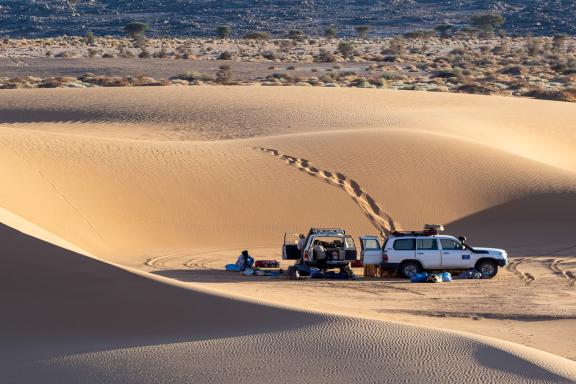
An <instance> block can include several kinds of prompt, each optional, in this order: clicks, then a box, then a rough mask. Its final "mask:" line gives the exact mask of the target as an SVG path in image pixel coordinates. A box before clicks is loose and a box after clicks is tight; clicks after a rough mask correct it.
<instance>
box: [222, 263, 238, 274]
mask: <svg viewBox="0 0 576 384" xmlns="http://www.w3.org/2000/svg"><path fill="white" fill-rule="evenodd" d="M224 269H226V270H227V271H234V272H240V267H239V266H237V265H236V264H226V266H225V267H224Z"/></svg>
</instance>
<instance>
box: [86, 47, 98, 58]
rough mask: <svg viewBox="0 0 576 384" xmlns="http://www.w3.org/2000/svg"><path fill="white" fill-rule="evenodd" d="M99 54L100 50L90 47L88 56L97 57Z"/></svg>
mask: <svg viewBox="0 0 576 384" xmlns="http://www.w3.org/2000/svg"><path fill="white" fill-rule="evenodd" d="M97 54H98V50H97V49H94V48H90V49H88V57H96V55H97Z"/></svg>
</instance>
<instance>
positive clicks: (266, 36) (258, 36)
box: [244, 32, 270, 40]
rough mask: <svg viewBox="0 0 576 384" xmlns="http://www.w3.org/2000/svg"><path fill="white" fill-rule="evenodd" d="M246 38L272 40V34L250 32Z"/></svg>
mask: <svg viewBox="0 0 576 384" xmlns="http://www.w3.org/2000/svg"><path fill="white" fill-rule="evenodd" d="M244 38H245V39H248V40H270V34H269V33H268V32H250V33H247V34H246V35H245V36H244Z"/></svg>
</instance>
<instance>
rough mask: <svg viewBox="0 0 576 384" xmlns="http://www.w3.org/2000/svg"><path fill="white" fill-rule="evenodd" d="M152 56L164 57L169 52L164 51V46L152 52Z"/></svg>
mask: <svg viewBox="0 0 576 384" xmlns="http://www.w3.org/2000/svg"><path fill="white" fill-rule="evenodd" d="M152 56H153V57H156V58H158V59H165V58H167V57H168V56H169V54H168V52H167V51H166V48H164V47H162V48H161V49H160V50H159V51H158V52H154V54H153V55H152Z"/></svg>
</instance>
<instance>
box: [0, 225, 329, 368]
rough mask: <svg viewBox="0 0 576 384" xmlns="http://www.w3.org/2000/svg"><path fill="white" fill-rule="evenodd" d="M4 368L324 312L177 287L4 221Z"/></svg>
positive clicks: (310, 319) (303, 321) (0, 287)
mask: <svg viewBox="0 0 576 384" xmlns="http://www.w3.org/2000/svg"><path fill="white" fill-rule="evenodd" d="M0 244H1V249H0V263H1V265H2V268H0V303H2V304H1V305H2V316H0V340H2V343H1V344H0V357H1V358H0V369H8V368H9V365H10V364H9V361H11V359H20V358H22V355H23V354H25V355H27V356H30V359H31V360H38V359H44V358H51V357H55V356H59V355H66V354H73V353H85V352H94V351H100V350H110V349H117V348H126V347H135V346H141V345H150V344H166V343H174V342H180V341H195V340H206V339H213V338H222V337H234V336H242V335H252V334H261V333H263V332H266V333H267V332H274V331H281V330H282V331H285V330H290V329H296V328H301V327H305V326H309V325H312V324H318V323H322V322H324V321H325V318H323V317H322V316H318V315H312V314H308V313H301V312H298V311H290V310H286V309H282V308H275V307H269V306H264V305H258V304H255V303H250V302H244V301H239V300H233V299H229V298H225V297H221V296H216V295H210V294H207V293H203V292H199V291H194V290H191V289H190V290H189V289H184V288H179V287H174V286H171V285H168V284H164V283H161V282H158V281H155V280H152V279H148V278H146V277H144V276H141V275H137V274H134V273H131V272H129V271H126V270H123V269H121V268H118V267H115V266H112V265H109V264H106V263H104V262H101V261H98V260H95V259H92V258H89V257H86V256H83V255H80V254H77V253H75V252H72V251H69V250H66V249H62V248H60V247H57V246H55V245H53V244H50V243H47V242H44V241H42V240H39V239H36V238H34V237H31V236H28V235H26V234H23V233H21V232H19V231H16V230H15V229H12V228H10V227H8V226H6V225H3V224H0Z"/></svg>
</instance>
